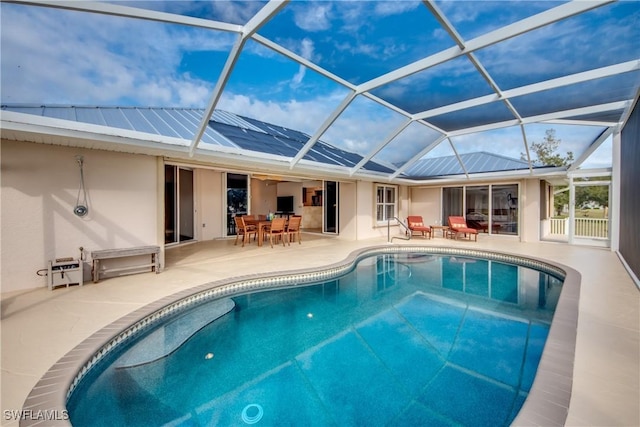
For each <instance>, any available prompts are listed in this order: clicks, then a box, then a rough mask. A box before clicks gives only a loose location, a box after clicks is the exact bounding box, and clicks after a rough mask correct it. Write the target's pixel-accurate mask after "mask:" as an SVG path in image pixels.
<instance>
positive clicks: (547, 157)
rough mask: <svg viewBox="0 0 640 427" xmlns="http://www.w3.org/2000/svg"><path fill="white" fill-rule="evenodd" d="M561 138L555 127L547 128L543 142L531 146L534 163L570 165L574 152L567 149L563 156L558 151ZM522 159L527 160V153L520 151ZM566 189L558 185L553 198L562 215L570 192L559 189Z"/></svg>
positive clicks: (555, 207)
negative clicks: (557, 134) (557, 136)
mask: <svg viewBox="0 0 640 427" xmlns="http://www.w3.org/2000/svg"><path fill="white" fill-rule="evenodd" d="M561 142H562V140H561V139H558V138H556V131H555V129H547V130H546V132H545V135H544V139H543V140H542V141H541V142H532V143H531V146H530V147H529V153H530V154H535V156H536V157H537V158H536V159H534V160H533V163H534V164H535V165H538V166H568V165H570V164H571V162H573V153H572V152H571V151H567V155H566V156H564V157H562V156H561V155H560V154H558V153H556V151H557V150H558V148H559V147H560V143H561ZM520 159H521V160H524V161H527V155H526V154H525V153H520ZM557 190H566V187H557V188H556V191H555V194H556V195H555V197H554V198H553V207H554V210H555V211H556V213H557V215H558V216H559V215H561V214H562V211H563V210H564V207H565V206H567V205H568V204H569V192H568V191H557Z"/></svg>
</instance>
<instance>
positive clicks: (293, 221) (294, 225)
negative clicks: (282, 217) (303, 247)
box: [287, 215, 302, 246]
mask: <svg viewBox="0 0 640 427" xmlns="http://www.w3.org/2000/svg"><path fill="white" fill-rule="evenodd" d="M301 223H302V217H301V216H299V215H293V216H292V217H291V218H289V223H288V224H287V240H288V243H289V246H291V239H292V238H293V239H294V240H295V237H296V236H297V238H298V244H302V234H300V225H301Z"/></svg>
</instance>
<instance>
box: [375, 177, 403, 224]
mask: <svg viewBox="0 0 640 427" xmlns="http://www.w3.org/2000/svg"><path fill="white" fill-rule="evenodd" d="M397 194H398V189H397V187H396V186H391V185H377V186H376V222H385V223H386V222H387V219H393V218H394V217H395V216H397Z"/></svg>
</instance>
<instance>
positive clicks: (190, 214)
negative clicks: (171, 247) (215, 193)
mask: <svg viewBox="0 0 640 427" xmlns="http://www.w3.org/2000/svg"><path fill="white" fill-rule="evenodd" d="M194 225H195V220H194V197H193V170H191V169H188V168H182V167H178V166H175V165H165V166H164V242H165V244H171V243H180V242H185V241H189V240H193V238H194V230H195V227H194Z"/></svg>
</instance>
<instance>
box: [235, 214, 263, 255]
mask: <svg viewBox="0 0 640 427" xmlns="http://www.w3.org/2000/svg"><path fill="white" fill-rule="evenodd" d="M233 219H234V220H235V222H236V241H235V242H234V243H233V244H234V245H237V244H238V239H239V238H240V236H242V247H243V248H244V244H245V242H249V243H251V235H252V234H253V240H255V239H256V237H257V236H258V231H257V230H256V228H255V227H253V226H249V225H246V224H245V222H244V218H243V217H241V216H236V217H234V218H233Z"/></svg>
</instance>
